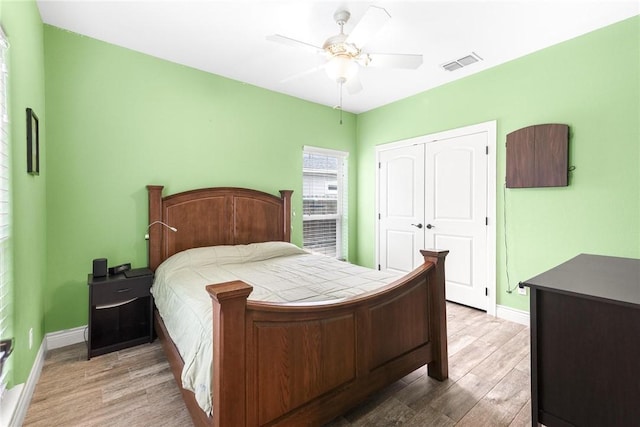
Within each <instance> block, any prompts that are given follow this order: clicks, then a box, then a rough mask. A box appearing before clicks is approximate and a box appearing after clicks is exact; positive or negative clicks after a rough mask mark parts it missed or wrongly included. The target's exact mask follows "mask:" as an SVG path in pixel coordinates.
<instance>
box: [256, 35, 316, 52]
mask: <svg viewBox="0 0 640 427" xmlns="http://www.w3.org/2000/svg"><path fill="white" fill-rule="evenodd" d="M267 40H269V41H272V42H276V43H280V44H284V45H287V46H292V47H299V48H302V49H305V50H308V51H310V52H313V53H322V52H324V51H323V50H322V48H321V47H318V46H314V45H312V44H310V43H306V42H303V41H300V40H296V39H292V38H291V37H286V36H282V35H280V34H272V35H270V36H267Z"/></svg>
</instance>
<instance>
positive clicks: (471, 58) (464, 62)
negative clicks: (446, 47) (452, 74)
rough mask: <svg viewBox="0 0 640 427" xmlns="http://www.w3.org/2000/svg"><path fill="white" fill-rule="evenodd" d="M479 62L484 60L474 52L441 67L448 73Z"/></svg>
mask: <svg viewBox="0 0 640 427" xmlns="http://www.w3.org/2000/svg"><path fill="white" fill-rule="evenodd" d="M479 61H482V58H480V57H479V56H478V55H476V54H475V53H474V52H471V53H470V54H469V55H467V56H463V57H462V58H460V59H456V60H455V61H450V62H447V63H445V64H443V65H441V67H442V68H444V69H445V70H447V71H455V70H459V69H460V68H462V67H466V66H468V65H471V64H475V63H476V62H479Z"/></svg>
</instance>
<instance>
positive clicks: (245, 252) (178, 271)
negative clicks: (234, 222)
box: [151, 242, 399, 414]
mask: <svg viewBox="0 0 640 427" xmlns="http://www.w3.org/2000/svg"><path fill="white" fill-rule="evenodd" d="M397 278H399V275H397V274H393V273H388V272H381V271H376V270H371V269H368V268H364V267H360V266H356V265H353V264H349V263H346V262H343V261H339V260H337V259H335V258H329V257H325V256H322V255H315V254H311V253H309V252H307V251H304V250H302V249H300V248H298V247H297V246H295V245H292V244H290V243H285V242H266V243H254V244H250V245H238V246H212V247H206V248H195V249H189V250H186V251H183V252H180V253H177V254H175V255H173V256H172V257H170V258H168V259H167V260H165V261H164V262H163V263H162V264H161V265H160V266H159V267H158V269H157V270H156V275H155V280H154V284H153V286H152V289H151V292H152V294H153V296H154V299H155V304H156V307H157V308H158V311H159V313H160V315H161V316H162V319H163V321H164V324H165V326H166V328H167V331H168V333H169V335H170V336H171V339H172V340H173V342H174V343H175V345H176V347H177V348H178V351H179V352H180V355H181V356H182V359H183V361H184V368H183V371H182V386H183V388H185V389H187V390H191V391H192V392H194V394H195V397H196V401H197V402H198V404H199V405H200V407H201V408H202V410H203V411H205V412H206V413H207V414H211V360H212V354H213V353H212V322H213V318H212V316H213V315H212V303H211V298H210V297H209V294H208V293H207V292H206V290H205V286H206V285H210V284H215V283H223V282H228V281H232V280H242V281H244V282H246V283H248V284H250V285H251V286H253V292H252V293H251V294H250V295H249V299H250V300H254V301H265V302H274V303H304V302H320V301H326V302H337V301H339V300H343V299H347V298H350V297H354V296H357V295H361V294H363V293H366V292H371V291H375V290H376V289H379V288H381V287H384V286H385V285H387V284H389V283H391V282H393V281H394V280H395V279H397Z"/></svg>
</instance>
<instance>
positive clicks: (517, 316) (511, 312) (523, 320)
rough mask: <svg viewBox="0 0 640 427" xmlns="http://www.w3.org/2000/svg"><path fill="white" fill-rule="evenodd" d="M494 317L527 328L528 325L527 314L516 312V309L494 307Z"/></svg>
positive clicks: (503, 306) (521, 311) (502, 306)
mask: <svg viewBox="0 0 640 427" xmlns="http://www.w3.org/2000/svg"><path fill="white" fill-rule="evenodd" d="M496 317H499V318H501V319H505V320H509V321H511V322H515V323H520V324H521V325H525V326H529V324H530V321H529V313H528V312H527V311H524V310H518V309H517V308H511V307H507V306H505V305H498V306H496Z"/></svg>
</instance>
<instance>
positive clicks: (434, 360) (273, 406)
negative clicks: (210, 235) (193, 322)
mask: <svg viewBox="0 0 640 427" xmlns="http://www.w3.org/2000/svg"><path fill="white" fill-rule="evenodd" d="M422 254H423V255H424V257H425V263H424V264H423V265H422V266H421V267H419V268H418V269H416V270H415V271H414V272H412V273H411V274H409V275H408V276H405V277H404V278H403V279H402V280H400V281H397V282H395V283H394V284H392V285H390V286H388V287H387V288H385V289H384V290H383V291H380V292H375V293H370V294H367V295H363V296H361V297H358V298H355V299H348V300H345V301H342V302H338V303H333V304H322V303H313V304H304V305H300V304H297V305H293V304H269V303H259V302H253V301H247V297H248V296H249V294H250V293H251V290H252V288H251V286H249V285H247V284H245V283H244V282H240V281H235V282H228V283H223V284H217V285H210V286H207V291H208V292H209V294H210V295H211V298H212V300H213V326H214V337H213V339H214V344H213V347H214V356H213V384H212V394H213V419H212V420H211V425H214V426H245V425H246V426H262V425H296V426H298V425H320V424H322V423H324V422H327V421H330V420H331V419H333V418H335V417H336V416H338V415H340V414H342V413H343V412H345V411H346V410H347V409H349V408H351V407H353V406H355V405H356V404H357V403H359V402H361V401H362V400H363V399H364V398H366V397H367V396H368V395H370V394H371V393H373V392H374V391H376V390H379V389H380V388H382V387H384V386H386V385H388V384H390V383H392V382H394V381H396V380H398V379H400V378H402V377H403V376H405V375H407V374H408V373H410V372H412V371H413V370H415V369H417V368H418V367H420V366H422V365H424V364H428V373H429V375H430V376H432V377H434V378H436V379H438V380H443V379H445V378H447V375H448V368H447V366H448V365H447V343H446V312H445V299H444V258H445V256H446V254H447V251H442V252H432V251H423V252H422Z"/></svg>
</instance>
